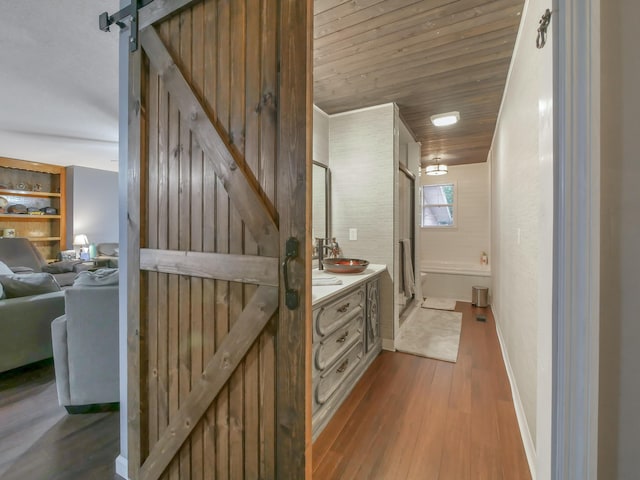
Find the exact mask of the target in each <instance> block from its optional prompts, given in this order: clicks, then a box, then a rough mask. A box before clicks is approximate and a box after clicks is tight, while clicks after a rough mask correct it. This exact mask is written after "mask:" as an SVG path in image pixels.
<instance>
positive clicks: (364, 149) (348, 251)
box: [329, 104, 398, 340]
mask: <svg viewBox="0 0 640 480" xmlns="http://www.w3.org/2000/svg"><path fill="white" fill-rule="evenodd" d="M394 114H395V106H394V105H393V104H386V105H381V106H378V107H372V108H367V109H363V110H357V111H353V112H347V113H343V114H337V115H332V116H331V120H330V122H329V139H330V141H329V159H330V160H329V167H330V168H331V173H332V176H331V181H332V198H331V202H332V231H333V236H334V237H336V239H337V241H338V242H339V243H340V246H341V247H342V250H343V252H344V255H345V256H347V257H356V258H365V259H367V260H369V262H371V263H379V264H385V265H387V271H388V274H386V275H384V276H383V279H382V284H381V289H380V293H381V295H382V296H383V298H388V299H389V301H388V302H381V307H382V309H381V313H382V315H381V329H380V330H381V334H382V338H383V339H386V340H390V339H393V329H394V323H393V322H394V318H395V315H394V305H393V304H394V302H393V298H394V293H393V286H392V281H391V279H392V278H393V276H394V252H395V238H394V228H393V225H394V196H395V195H396V192H395V185H396V180H395V179H396V175H397V169H398V166H397V165H394V145H396V144H397V142H395V141H394ZM350 228H355V229H357V236H358V239H357V240H349V229H350Z"/></svg>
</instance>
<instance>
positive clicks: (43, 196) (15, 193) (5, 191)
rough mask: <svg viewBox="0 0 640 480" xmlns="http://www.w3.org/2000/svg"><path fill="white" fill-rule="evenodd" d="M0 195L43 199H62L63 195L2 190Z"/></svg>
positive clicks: (0, 189)
mask: <svg viewBox="0 0 640 480" xmlns="http://www.w3.org/2000/svg"><path fill="white" fill-rule="evenodd" d="M0 195H14V196H19V197H42V198H60V196H61V194H60V193H56V192H34V191H31V190H8V189H6V188H0Z"/></svg>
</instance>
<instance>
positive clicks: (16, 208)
mask: <svg viewBox="0 0 640 480" xmlns="http://www.w3.org/2000/svg"><path fill="white" fill-rule="evenodd" d="M7 212H9V213H14V214H24V213H27V207H25V206H24V205H22V204H21V203H16V204H14V205H9V208H7Z"/></svg>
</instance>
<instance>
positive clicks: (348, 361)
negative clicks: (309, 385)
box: [314, 340, 364, 407]
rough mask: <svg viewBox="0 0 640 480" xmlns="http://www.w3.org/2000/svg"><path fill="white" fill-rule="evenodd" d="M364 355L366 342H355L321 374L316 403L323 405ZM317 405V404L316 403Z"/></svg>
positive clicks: (315, 395) (315, 398) (317, 385)
mask: <svg viewBox="0 0 640 480" xmlns="http://www.w3.org/2000/svg"><path fill="white" fill-rule="evenodd" d="M363 355H364V344H363V343H362V340H360V341H358V342H357V343H356V344H354V345H353V346H352V347H351V348H350V349H349V350H348V351H347V352H346V353H345V354H344V355H343V356H342V357H340V358H339V359H338V361H337V362H335V363H334V364H332V365H331V367H329V368H327V369H326V370H325V371H324V373H322V375H321V376H320V380H319V381H318V383H317V384H316V386H315V393H314V403H315V404H317V406H318V407H319V406H322V405H323V404H324V403H326V402H327V401H328V400H329V399H331V397H332V396H333V394H334V393H335V392H336V390H338V389H339V388H340V387H341V386H342V385H343V383H344V381H345V380H346V379H347V378H349V375H350V374H351V372H353V371H354V370H355V369H356V367H357V366H358V365H359V364H360V362H361V361H362V357H363ZM314 406H315V405H314Z"/></svg>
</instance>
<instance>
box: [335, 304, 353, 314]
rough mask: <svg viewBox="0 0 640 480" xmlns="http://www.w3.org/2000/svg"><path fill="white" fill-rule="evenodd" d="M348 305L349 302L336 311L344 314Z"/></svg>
mask: <svg viewBox="0 0 640 480" xmlns="http://www.w3.org/2000/svg"><path fill="white" fill-rule="evenodd" d="M349 305H350V303H349V302H347V303H345V304H344V305H343V306H341V307H340V308H339V309H338V312H340V313H344V312H346V311H347V310H348V309H349Z"/></svg>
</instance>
